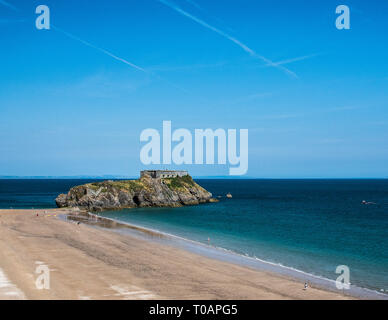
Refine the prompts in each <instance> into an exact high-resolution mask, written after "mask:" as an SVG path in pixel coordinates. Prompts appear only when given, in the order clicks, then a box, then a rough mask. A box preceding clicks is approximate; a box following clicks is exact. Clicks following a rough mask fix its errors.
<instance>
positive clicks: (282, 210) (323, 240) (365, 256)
mask: <svg viewBox="0 0 388 320" xmlns="http://www.w3.org/2000/svg"><path fill="white" fill-rule="evenodd" d="M90 181H91V180H0V208H11V207H13V208H32V207H34V208H50V207H54V206H55V201H54V200H55V197H56V196H57V195H58V194H59V193H63V192H67V191H68V190H69V188H71V187H72V186H75V185H79V184H83V183H86V182H90ZM197 182H198V183H199V184H201V185H202V186H203V187H205V188H206V189H208V190H209V191H211V192H212V193H213V195H214V196H215V197H217V196H219V195H220V196H222V198H220V202H219V203H212V204H205V205H200V206H192V207H182V208H173V209H171V208H162V209H159V208H147V209H131V210H123V211H114V212H105V213H103V215H104V216H107V217H110V218H115V219H118V220H121V221H124V222H127V223H132V224H136V225H140V226H144V227H148V228H151V229H156V230H160V231H162V232H166V233H170V234H173V235H177V236H180V237H183V238H186V239H190V240H195V241H198V242H201V243H204V244H207V243H208V238H210V244H211V245H213V246H217V247H222V248H225V249H229V250H232V251H234V252H236V253H239V254H242V255H249V256H250V257H256V258H259V259H262V260H266V261H270V262H274V263H277V264H281V265H284V266H288V267H292V268H295V269H298V270H301V271H304V272H307V273H310V274H314V275H318V276H322V277H325V278H328V279H333V280H335V279H336V278H337V276H338V275H337V274H335V269H336V267H337V266H338V265H347V266H348V267H349V268H350V281H351V283H352V284H354V285H357V286H360V287H364V288H370V289H373V290H377V291H379V292H381V289H383V290H385V291H386V293H388V180H197ZM228 192H231V193H232V195H233V198H232V199H227V198H225V194H226V193H228ZM362 200H366V201H369V202H373V203H375V204H370V205H364V204H362V203H361V202H362Z"/></svg>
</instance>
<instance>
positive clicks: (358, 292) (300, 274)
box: [89, 213, 388, 299]
mask: <svg viewBox="0 0 388 320" xmlns="http://www.w3.org/2000/svg"><path fill="white" fill-rule="evenodd" d="M89 215H91V216H93V217H96V218H104V219H107V220H109V221H112V222H115V223H121V224H123V225H126V226H128V227H130V228H131V227H133V228H136V229H137V230H138V231H143V232H147V233H150V232H152V233H155V234H159V235H161V236H165V237H168V238H171V239H177V240H180V241H183V242H187V243H191V244H193V245H194V246H197V247H202V248H205V249H209V248H211V249H215V250H217V251H220V252H224V253H226V254H229V255H233V256H237V257H239V258H240V259H247V260H249V261H255V262H259V263H260V264H262V265H266V266H271V267H275V268H276V269H278V270H277V271H276V270H273V269H272V270H271V271H272V272H275V273H281V274H282V273H286V274H287V275H289V276H291V277H296V278H298V279H303V280H304V281H305V280H309V281H311V282H313V283H315V284H318V285H322V286H323V287H325V288H326V289H329V290H333V289H334V288H335V283H336V280H333V279H329V278H326V277H324V276H320V275H316V274H313V273H308V272H306V271H303V270H300V269H297V268H294V267H290V266H286V265H284V264H282V263H278V262H272V261H268V260H263V259H261V258H258V257H256V256H250V255H249V254H248V253H238V252H236V251H234V250H231V249H227V248H224V247H219V246H214V245H210V244H205V243H203V242H200V241H196V240H192V239H188V238H184V237H182V236H178V235H174V234H171V233H168V232H165V231H161V230H158V229H153V228H149V227H144V226H140V225H137V224H133V223H128V222H126V221H122V220H118V219H112V218H108V217H105V216H102V215H96V214H93V213H89ZM259 269H261V268H260V266H259ZM279 271H280V272H279ZM281 271H288V272H281ZM314 279H315V280H317V281H314ZM350 287H351V289H349V290H348V292H349V294H351V295H354V296H360V297H368V298H376V297H377V298H381V299H388V295H387V294H385V293H382V292H380V291H377V290H372V289H369V288H364V287H358V286H356V285H352V284H350ZM334 291H338V290H337V289H336V288H335V289H334Z"/></svg>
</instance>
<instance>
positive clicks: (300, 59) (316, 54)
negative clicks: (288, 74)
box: [261, 53, 321, 67]
mask: <svg viewBox="0 0 388 320" xmlns="http://www.w3.org/2000/svg"><path fill="white" fill-rule="evenodd" d="M319 55H321V53H315V54H310V55H307V56H301V57H296V58H292V59H286V60H282V61H278V62H274V63H273V64H266V65H264V66H261V67H271V66H274V65H275V66H280V65H284V64H289V63H292V62H297V61H303V60H306V59H310V58H313V57H316V56H319Z"/></svg>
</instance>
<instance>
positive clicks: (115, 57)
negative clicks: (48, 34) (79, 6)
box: [0, 0, 147, 73]
mask: <svg viewBox="0 0 388 320" xmlns="http://www.w3.org/2000/svg"><path fill="white" fill-rule="evenodd" d="M0 1H1V0H0ZM51 27H52V28H53V29H54V30H57V31H59V32H61V33H63V34H64V35H66V36H68V37H69V38H71V39H73V40H76V41H79V42H81V43H83V44H84V45H86V46H88V47H90V48H93V49H96V50H98V51H100V52H102V53H104V54H106V55H107V56H109V57H112V58H113V59H115V60H117V61H120V62H122V63H125V64H126V65H128V66H130V67H132V68H134V69H137V70H140V71H142V72H145V73H147V71H146V70H145V69H143V68H142V67H139V66H138V65H136V64H134V63H132V62H129V61H128V60H125V59H123V58H120V57H118V56H116V55H114V54H113V53H111V52H109V51H108V50H105V49H103V48H100V47H97V46H95V45H94V44H91V43H90V42H87V41H85V40H82V39H81V38H78V37H76V36H74V35H72V34H71V33H69V32H67V31H64V30H62V29H60V28H58V27H55V26H53V25H51Z"/></svg>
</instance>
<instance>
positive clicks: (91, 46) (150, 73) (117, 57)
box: [51, 24, 188, 93]
mask: <svg viewBox="0 0 388 320" xmlns="http://www.w3.org/2000/svg"><path fill="white" fill-rule="evenodd" d="M51 27H52V28H53V29H54V30H57V31H59V32H61V33H63V34H64V35H66V36H67V37H69V38H71V39H73V40H76V41H78V42H80V43H82V44H84V45H86V46H88V47H90V48H93V49H95V50H98V51H100V52H102V53H104V54H105V55H107V56H109V57H111V58H113V59H115V60H117V61H119V62H122V63H124V64H126V65H127V66H129V67H131V68H134V69H136V70H139V71H141V72H144V73H146V74H149V75H152V76H154V77H156V78H158V79H159V80H162V81H164V82H166V83H168V84H169V85H170V86H172V87H174V88H175V89H178V90H180V91H183V92H185V93H188V91H187V90H186V89H183V88H181V87H179V86H177V85H175V84H174V83H172V82H170V81H169V80H166V79H164V78H162V77H161V76H159V75H157V74H156V73H154V72H151V71H148V70H146V69H144V68H142V67H140V66H138V65H136V64H134V63H132V62H130V61H128V60H126V59H123V58H121V57H119V56H116V55H115V54H113V53H112V52H110V51H108V50H106V49H103V48H101V47H98V46H96V45H94V44H92V43H90V42H88V41H85V40H83V39H81V38H79V37H76V36H75V35H73V34H71V33H69V32H67V31H65V30H62V29H60V28H58V27H55V26H53V25H52V24H51Z"/></svg>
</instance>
